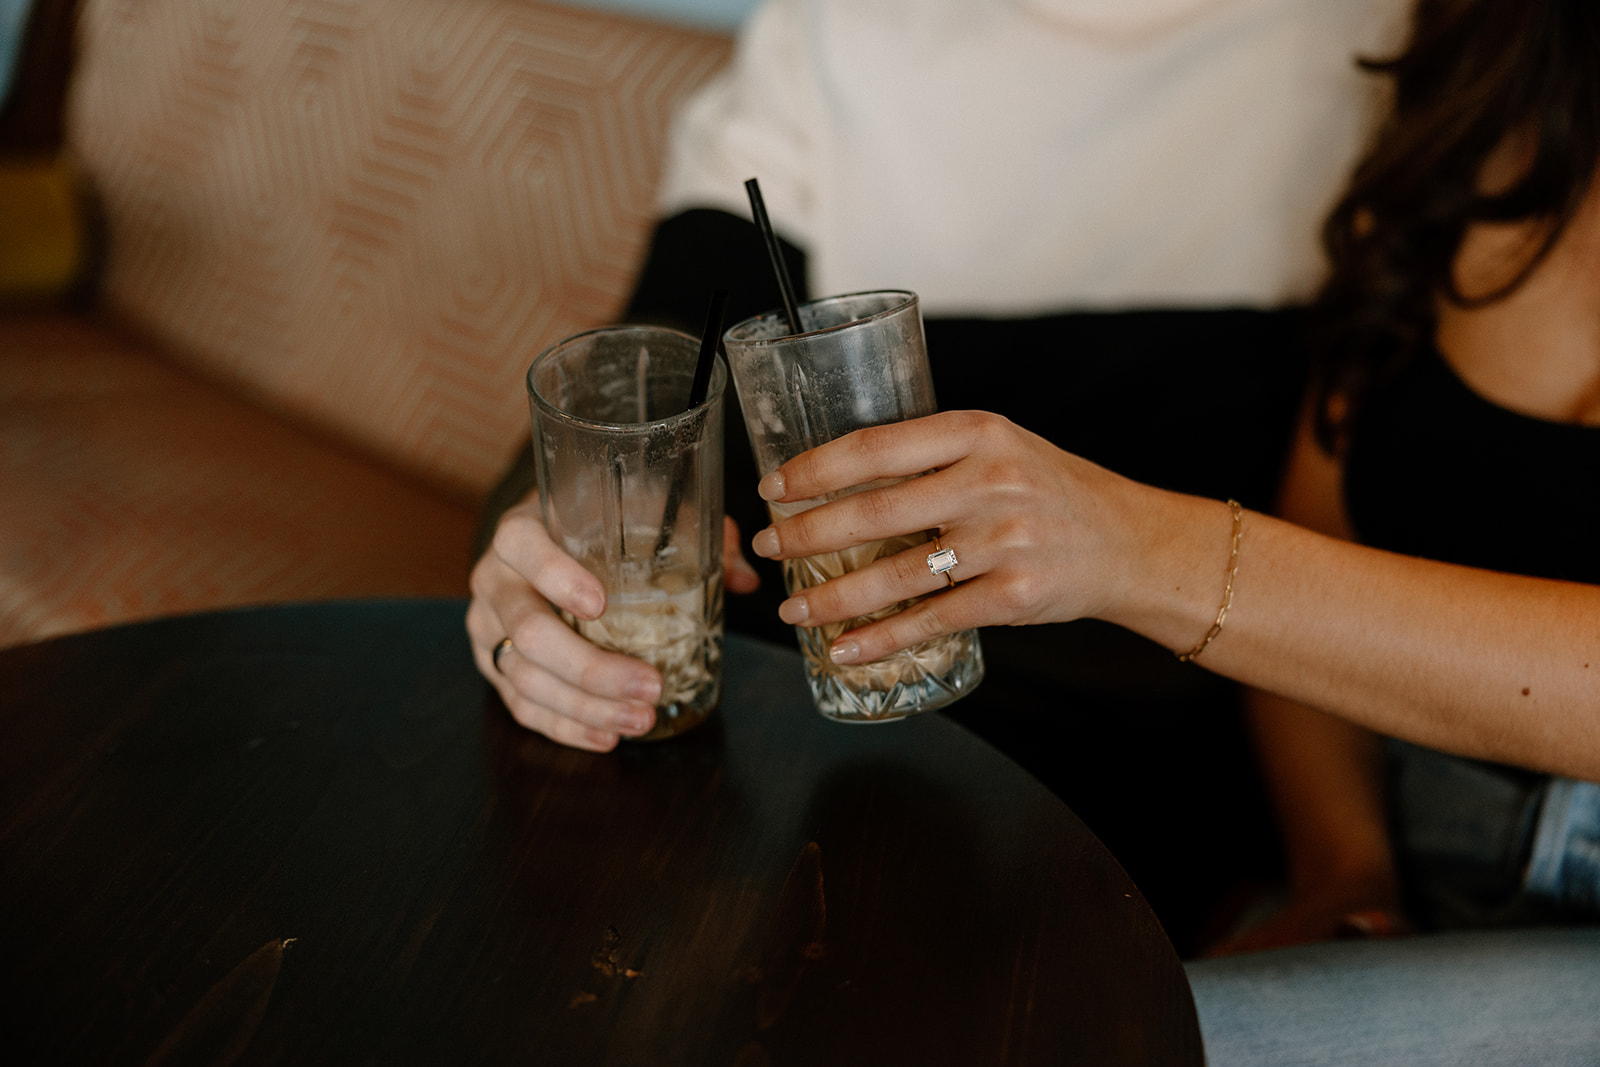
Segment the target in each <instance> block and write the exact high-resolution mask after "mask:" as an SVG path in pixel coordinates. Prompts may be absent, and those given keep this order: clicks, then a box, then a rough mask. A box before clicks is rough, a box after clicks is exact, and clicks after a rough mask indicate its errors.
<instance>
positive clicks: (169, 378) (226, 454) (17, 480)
mask: <svg viewBox="0 0 1600 1067" xmlns="http://www.w3.org/2000/svg"><path fill="white" fill-rule="evenodd" d="M0 486H3V488H0V501H3V506H0V647H4V646H7V645H12V644H17V643H19V642H22V641H28V640H35V639H38V638H42V637H47V636H50V635H52V634H57V633H64V632H70V631H76V630H83V629H89V628H92V627H96V626H103V625H106V624H108V623H115V622H124V621H129V620H135V619H143V618H149V617H153V616H157V615H168V614H176V613H183V612H189V611H198V610H201V609H206V608H214V607H227V606H234V605H243V604H254V603H265V602H273V601H285V600H301V599H327V598H336V597H355V596H379V595H408V594H414V595H433V596H463V595H465V591H466V576H467V571H468V568H469V560H468V555H469V545H470V541H471V535H472V525H473V522H474V518H475V516H474V509H473V508H472V507H471V506H470V505H469V504H467V503H465V502H462V501H452V500H450V499H448V498H445V497H443V496H441V495H440V494H439V493H438V492H436V491H433V490H430V489H428V488H426V487H423V486H421V485H418V484H415V483H413V482H410V481H408V480H407V479H405V478H402V477H399V476H397V475H396V474H395V473H394V472H392V471H390V470H388V469H386V468H385V467H384V466H382V465H380V464H377V463H375V462H373V461H371V460H367V459H362V458H359V457H357V456H356V455H354V454H352V453H351V452H350V451H349V450H348V449H346V448H343V447H341V446H340V445H339V444H337V443H335V442H331V441H328V440H324V439H321V438H319V437H317V436H315V435H312V434H308V433H304V432H301V431H298V430H295V429H292V428H290V427H289V426H287V425H286V424H284V423H283V422H282V421H280V420H278V419H275V418H272V417H270V416H267V415H265V414H263V413H261V412H260V411H257V410H255V409H253V408H251V407H249V406H247V405H245V404H243V403H241V402H239V401H238V400H237V399H234V398H233V397H232V396H230V395H229V394H228V393H227V392H226V391H224V390H222V389H219V388H217V387H216V386H214V385H212V384H209V383H206V382H203V381H201V380H199V379H197V378H195V377H194V376H193V375H191V374H189V373H186V372H183V371H180V370H176V369H174V368H173V367H172V366H171V365H170V364H169V363H167V362H166V361H165V360H163V359H162V358H160V357H159V356H156V355H153V354H152V352H151V350H150V349H148V348H147V347H145V346H143V345H140V344H138V343H136V342H133V341H128V340H123V339H119V338H118V337H116V336H115V335H114V334H112V333H110V332H109V331H106V330H103V329H97V328H95V327H93V326H91V325H89V324H85V323H83V322H81V321H79V320H76V319H73V318H69V317H66V316H49V317H33V318H10V319H0Z"/></svg>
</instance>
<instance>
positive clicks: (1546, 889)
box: [1388, 741, 1600, 930]
mask: <svg viewBox="0 0 1600 1067" xmlns="http://www.w3.org/2000/svg"><path fill="white" fill-rule="evenodd" d="M1388 754H1389V757H1388V763H1389V793H1390V796H1389V806H1390V809H1391V813H1392V815H1391V817H1392V821H1393V834H1394V840H1395V845H1396V857H1397V861H1398V863H1399V866H1400V873H1401V878H1402V882H1403V883H1404V885H1405V887H1406V893H1407V897H1408V900H1407V904H1408V907H1409V909H1410V910H1411V911H1412V913H1413V914H1414V915H1415V917H1416V918H1417V919H1418V921H1419V922H1420V923H1421V924H1422V925H1423V926H1424V927H1425V928H1429V929H1436V930H1445V929H1453V928H1459V927H1488V926H1511V925H1528V924H1535V923H1547V922H1593V921H1600V785H1596V784H1595V783H1593V782H1580V781H1575V780H1573V779H1571V778H1552V777H1550V776H1548V775H1542V774H1535V773H1532V772H1529V771H1521V770H1517V769H1515V768H1511V767H1504V766H1501V765H1499V764H1493V763H1484V762H1481V761H1478V760H1469V759H1462V758H1460V757H1456V756H1449V755H1446V754H1444V753H1442V752H1435V751H1433V750H1431V749H1426V748H1419V747H1418V746H1416V745H1410V744H1406V743H1404V742H1400V741H1391V742H1389V743H1388Z"/></svg>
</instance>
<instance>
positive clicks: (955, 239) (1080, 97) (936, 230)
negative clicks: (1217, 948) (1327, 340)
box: [660, 0, 1408, 315]
mask: <svg viewBox="0 0 1600 1067" xmlns="http://www.w3.org/2000/svg"><path fill="white" fill-rule="evenodd" d="M1407 6H1408V5H1407V4H1406V3H1405V2H1404V0H769V2H767V3H766V4H764V5H763V6H762V7H761V8H760V9H758V10H757V11H756V12H755V13H754V14H753V15H752V16H751V18H750V19H749V21H748V22H747V23H746V24H745V26H744V27H743V29H742V31H741V34H740V38H739V43H738V49H737V52H736V55H735V58H734V61H733V62H732V64H731V65H730V66H729V68H728V69H727V70H726V71H725V72H724V73H723V74H721V75H720V76H718V77H717V78H715V79H714V80H713V81H712V82H711V83H710V84H709V85H708V86H707V87H705V88H704V89H703V90H702V91H701V92H700V93H699V94H698V95H697V96H696V97H695V98H694V99H693V100H692V101H691V103H690V105H689V106H688V107H687V108H686V109H685V111H684V112H683V113H681V114H680V115H679V116H678V119H677V124H676V128H675V134H674V137H673V146H672V150H671V155H670V158H669V160H668V165H667V169H666V174H665V176H664V179H663V185H662V189H661V203H660V208H661V210H662V212H663V213H665V214H672V213H676V212H678V211H681V210H684V209H686V208H690V207H718V208H722V209H724V210H727V211H731V212H735V213H737V214H741V215H746V216H748V214H749V204H748V200H747V199H746V197H745V191H744V181H745V179H746V178H750V177H756V178H759V179H760V181H761V187H762V192H763V195H764V197H765V199H766V202H767V208H768V211H769V212H770V214H771V216H772V218H773V222H774V225H775V226H776V227H777V228H778V229H779V230H780V231H782V232H783V233H784V234H785V235H786V236H788V237H790V238H791V239H793V240H795V241H796V242H798V243H799V244H801V245H803V246H804V247H805V248H806V250H807V252H808V254H809V262H810V267H811V271H812V277H811V278H810V283H811V287H812V291H813V292H816V293H836V292H848V291H852V290H858V289H875V288H888V287H898V288H908V289H912V290H914V291H916V292H917V293H919V294H921V296H922V298H923V302H924V308H925V309H926V310H927V311H929V312H931V313H934V314H974V315H1029V314H1040V313H1045V312H1051V311H1059V310H1066V309H1089V308H1098V309H1109V308H1136V307H1208V306H1219V305H1233V306H1247V307H1271V306H1277V305H1280V304H1282V303H1285V302H1288V301H1292V300H1295V299H1298V298H1302V297H1304V296H1305V295H1307V294H1308V293H1309V291H1310V289H1311V288H1312V286H1313V285H1314V284H1315V282H1316V280H1317V278H1318V275H1319V273H1320V270H1321V263H1322V258H1321V253H1320V249H1319V245H1318V234H1317V231H1318V227H1319V225H1320V222H1321V220H1322V217H1323V215H1324V214H1325V213H1326V211H1327V209H1328V207H1329V206H1330V205H1331V203H1332V201H1333V198H1334V197H1335V196H1336V194H1337V193H1338V191H1339V189H1340V187H1341V186H1342V184H1343V182H1344V180H1345V178H1346V177H1347V173H1348V170H1349V168H1350V165H1351V163H1352V161H1353V159H1354V157H1355V155H1356V154H1357V152H1358V151H1359V149H1360V148H1361V146H1362V144H1363V140H1364V138H1365V136H1366V133H1367V131H1368V129H1369V126H1370V124H1371V120H1372V117H1373V115H1374V113H1375V108H1376V107H1377V105H1378V103H1379V101H1380V97H1379V95H1378V94H1379V91H1380V85H1379V79H1376V78H1374V77H1373V76H1371V75H1367V74H1363V73H1361V72H1359V71H1358V70H1356V68H1355V65H1354V59H1355V57H1356V56H1357V55H1358V54H1362V55H1371V54H1381V53H1384V52H1385V51H1386V50H1389V49H1393V48H1394V47H1396V46H1397V45H1398V44H1399V43H1400V40H1401V36H1402V33H1403V29H1404V11H1405V8H1406V7H1407Z"/></svg>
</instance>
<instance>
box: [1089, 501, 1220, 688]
mask: <svg viewBox="0 0 1600 1067" xmlns="http://www.w3.org/2000/svg"><path fill="white" fill-rule="evenodd" d="M1142 488H1144V489H1145V492H1144V494H1143V497H1142V499H1140V500H1138V501H1137V502H1136V503H1135V507H1134V510H1133V511H1132V512H1131V513H1130V515H1129V518H1128V521H1127V523H1126V525H1125V528H1126V530H1127V536H1126V538H1125V539H1124V542H1123V548H1124V555H1123V559H1124V562H1123V564H1122V566H1121V568H1120V573H1119V581H1118V584H1117V590H1118V595H1117V597H1116V598H1115V601H1114V604H1113V606H1112V607H1111V609H1110V610H1108V611H1107V612H1106V614H1105V615H1103V616H1102V617H1103V618H1105V619H1106V621H1108V622H1114V623H1116V624H1118V625H1120V626H1124V627H1126V628H1128V629H1130V630H1133V631H1135V632H1137V633H1140V634H1143V635H1144V636H1145V637H1148V638H1150V639H1151V640H1153V641H1155V642H1157V643H1159V644H1161V645H1164V646H1165V647H1167V648H1169V649H1171V650H1172V651H1173V653H1174V654H1176V655H1179V656H1180V657H1181V656H1183V655H1185V654H1189V655H1190V657H1191V658H1192V657H1193V656H1198V655H1200V653H1201V651H1203V650H1204V649H1206V648H1209V647H1211V645H1212V643H1213V642H1215V641H1219V640H1222V639H1223V635H1224V634H1225V633H1226V630H1225V624H1226V621H1227V615H1228V612H1230V611H1232V610H1233V604H1232V600H1233V592H1234V582H1233V579H1234V578H1235V577H1236V576H1237V574H1238V573H1239V569H1240V568H1241V567H1245V566H1247V565H1248V549H1247V535H1246V529H1245V528H1246V527H1248V525H1249V517H1248V516H1247V515H1245V514H1244V513H1243V511H1242V509H1241V510H1240V512H1239V514H1238V519H1237V520H1236V517H1235V512H1234V510H1233V506H1231V505H1230V504H1229V503H1225V502H1223V501H1220V500H1209V499H1205V498H1202V497H1194V496H1187V495H1184V494H1181V493H1172V492H1167V491H1165V490H1158V489H1150V488H1148V487H1142Z"/></svg>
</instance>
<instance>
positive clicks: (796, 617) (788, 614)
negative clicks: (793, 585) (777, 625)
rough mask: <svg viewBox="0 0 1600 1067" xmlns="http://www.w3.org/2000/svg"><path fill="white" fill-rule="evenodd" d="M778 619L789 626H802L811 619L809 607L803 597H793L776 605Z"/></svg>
mask: <svg viewBox="0 0 1600 1067" xmlns="http://www.w3.org/2000/svg"><path fill="white" fill-rule="evenodd" d="M778 618H780V619H782V620H783V621H784V622H786V623H788V624H789V625H790V626H802V625H804V624H805V621H806V620H807V619H809V618H811V605H810V604H808V603H807V602H806V598H805V597H803V596H797V597H793V598H792V599H789V600H785V601H784V602H783V603H782V604H779V605H778Z"/></svg>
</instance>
